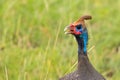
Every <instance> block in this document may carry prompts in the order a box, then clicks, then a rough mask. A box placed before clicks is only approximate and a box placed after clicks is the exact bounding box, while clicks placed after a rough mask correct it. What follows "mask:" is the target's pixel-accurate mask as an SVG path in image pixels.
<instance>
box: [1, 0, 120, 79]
mask: <svg viewBox="0 0 120 80" xmlns="http://www.w3.org/2000/svg"><path fill="white" fill-rule="evenodd" d="M0 7H1V8H0V80H57V79H58V78H59V77H61V76H63V75H65V74H67V73H70V72H71V71H73V70H75V69H76V61H77V44H76V41H75V40H74V39H73V36H68V35H67V36H66V35H64V32H63V29H64V27H65V26H67V25H69V24H70V23H72V22H74V21H75V20H77V19H78V18H79V17H80V16H82V15H84V14H90V15H92V16H93V19H92V20H91V21H87V22H86V23H87V26H88V31H89V45H88V49H89V58H90V61H91V62H92V64H93V65H94V67H95V68H96V69H97V70H98V71H99V72H100V73H101V74H103V75H104V76H105V77H106V79H107V80H119V75H120V72H119V71H120V37H119V34H120V29H119V25H120V23H119V21H120V15H119V14H120V10H119V7H120V1H119V0H116V1H114V0H91V1H89V0H81V1H80V0H76V1H73V0H66V1H62V0H49V1H47V0H39V1H35V0H12V1H11V0H6V1H5V0H0Z"/></svg>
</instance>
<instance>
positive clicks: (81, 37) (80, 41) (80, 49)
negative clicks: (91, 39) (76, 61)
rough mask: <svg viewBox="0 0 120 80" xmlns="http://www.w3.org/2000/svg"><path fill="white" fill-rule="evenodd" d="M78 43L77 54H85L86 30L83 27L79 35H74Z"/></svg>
mask: <svg viewBox="0 0 120 80" xmlns="http://www.w3.org/2000/svg"><path fill="white" fill-rule="evenodd" d="M75 37H76V40H77V43H78V54H84V55H87V44H88V32H87V29H84V31H83V33H82V34H81V35H75Z"/></svg>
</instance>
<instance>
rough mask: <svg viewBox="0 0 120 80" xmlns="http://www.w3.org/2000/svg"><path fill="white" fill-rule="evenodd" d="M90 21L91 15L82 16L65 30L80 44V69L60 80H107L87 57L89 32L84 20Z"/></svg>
mask: <svg viewBox="0 0 120 80" xmlns="http://www.w3.org/2000/svg"><path fill="white" fill-rule="evenodd" d="M89 19H92V17H91V16H89V15H85V16H82V17H81V18H80V19H79V20H77V21H75V22H74V23H72V24H71V25H69V26H67V27H66V28H65V33H66V34H72V35H74V36H75V38H76V41H77V43H78V68H77V70H76V71H74V72H72V73H70V74H67V75H65V76H64V77H62V78H60V79H59V80H105V78H104V77H103V76H102V75H101V74H100V73H98V72H97V71H96V70H95V68H94V67H93V66H92V64H91V63H90V61H89V59H88V56H87V43H88V31H87V28H86V26H85V21H84V20H89Z"/></svg>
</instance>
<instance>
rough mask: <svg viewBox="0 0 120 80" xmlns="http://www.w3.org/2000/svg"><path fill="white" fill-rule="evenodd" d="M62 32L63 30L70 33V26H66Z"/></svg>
mask: <svg viewBox="0 0 120 80" xmlns="http://www.w3.org/2000/svg"><path fill="white" fill-rule="evenodd" d="M64 32H65V34H70V33H71V31H70V27H69V26H66V27H65V29H64Z"/></svg>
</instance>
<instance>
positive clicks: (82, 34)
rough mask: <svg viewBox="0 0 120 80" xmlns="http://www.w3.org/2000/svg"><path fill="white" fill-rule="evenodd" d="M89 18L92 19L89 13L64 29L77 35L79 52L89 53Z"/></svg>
mask: <svg viewBox="0 0 120 80" xmlns="http://www.w3.org/2000/svg"><path fill="white" fill-rule="evenodd" d="M89 19H92V17H91V16H89V15H85V16H82V17H80V18H79V19H78V20H77V21H75V22H74V23H72V24H70V25H69V26H67V27H66V28H65V29H64V31H65V34H72V35H74V36H75V38H76V40H77V42H78V53H84V54H86V53H87V43H88V32H87V28H86V26H85V20H89Z"/></svg>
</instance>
